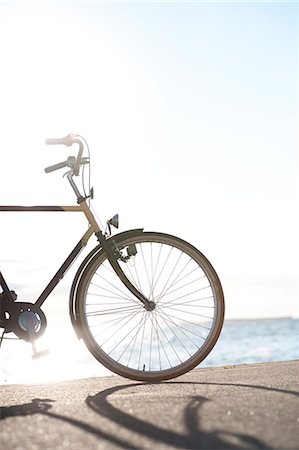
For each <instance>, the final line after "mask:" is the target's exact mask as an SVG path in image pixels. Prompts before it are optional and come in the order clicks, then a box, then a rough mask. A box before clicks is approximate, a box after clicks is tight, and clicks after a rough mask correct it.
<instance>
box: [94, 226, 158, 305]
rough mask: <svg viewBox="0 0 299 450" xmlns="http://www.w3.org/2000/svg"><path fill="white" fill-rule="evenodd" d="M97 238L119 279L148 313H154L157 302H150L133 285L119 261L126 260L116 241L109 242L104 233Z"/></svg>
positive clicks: (110, 240) (98, 234) (97, 234)
mask: <svg viewBox="0 0 299 450" xmlns="http://www.w3.org/2000/svg"><path fill="white" fill-rule="evenodd" d="M96 236H97V238H98V241H99V243H100V245H101V247H102V249H103V250H104V251H105V252H106V254H107V257H108V260H109V262H110V264H111V266H112V268H113V270H114V271H115V273H116V275H117V276H118V277H119V279H120V280H121V281H122V283H123V284H124V285H125V286H126V288H127V289H128V290H129V291H130V292H131V293H132V294H133V295H134V296H135V297H137V298H138V300H140V301H141V303H143V305H144V308H145V309H146V310H147V311H153V310H154V309H155V307H156V304H155V302H153V301H152V300H149V299H148V298H146V297H145V296H144V295H143V294H142V292H140V291H139V290H138V289H136V287H135V286H134V285H133V284H132V283H131V281H130V280H129V278H128V277H127V276H126V274H125V273H124V272H123V270H122V269H121V267H120V265H119V263H118V259H121V260H124V258H123V257H122V255H121V253H120V251H119V249H118V247H117V245H116V243H115V241H114V240H113V239H109V240H107V239H106V237H105V236H104V234H103V233H102V232H98V233H96Z"/></svg>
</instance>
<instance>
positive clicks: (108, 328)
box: [76, 232, 224, 381]
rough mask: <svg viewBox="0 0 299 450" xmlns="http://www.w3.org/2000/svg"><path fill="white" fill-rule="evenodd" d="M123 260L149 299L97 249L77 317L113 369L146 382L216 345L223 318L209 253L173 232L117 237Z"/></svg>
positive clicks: (183, 368) (185, 367) (184, 367)
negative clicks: (137, 294)
mask: <svg viewBox="0 0 299 450" xmlns="http://www.w3.org/2000/svg"><path fill="white" fill-rule="evenodd" d="M115 243H116V244H117V247H118V249H119V250H120V252H121V254H122V255H123V259H126V260H127V261H126V262H124V261H119V264H120V266H121V268H122V270H123V271H124V273H125V274H126V275H127V277H128V278H129V280H130V281H131V282H132V283H133V284H134V285H135V286H136V288H137V289H138V290H139V291H140V292H142V293H143V294H144V295H145V296H146V297H147V298H148V299H149V300H150V304H151V308H147V309H146V308H145V306H144V305H143V304H142V303H141V302H140V300H138V299H137V298H136V297H134V295H133V294H132V293H131V292H130V291H129V290H128V289H127V288H126V287H125V286H124V284H123V283H122V282H121V281H120V279H119V278H118V276H117V275H116V274H115V272H114V270H113V269H112V268H111V265H110V263H109V261H108V259H107V256H106V253H105V252H104V251H101V252H99V253H97V254H96V255H95V256H94V257H93V259H92V260H91V262H90V263H89V264H88V266H87V267H86V269H85V271H84V274H83V276H82V278H81V281H80V284H79V286H78V291H77V300H76V301H77V314H78V316H77V318H78V320H79V325H80V328H81V335H82V337H83V339H84V341H85V343H86V345H87V347H88V349H89V350H90V351H91V353H92V354H93V355H94V357H95V358H96V359H97V360H98V361H100V362H101V363H102V364H103V365H104V366H106V367H107V368H108V369H110V370H111V371H113V372H115V373H117V374H119V375H122V376H124V377H127V378H131V379H134V380H141V381H162V380H166V379H170V378H174V377H177V376H179V375H181V374H183V373H185V372H187V371H189V370H190V369H192V368H193V367H195V366H197V365H198V364H199V363H200V362H201V361H202V360H203V359H204V358H205V357H206V356H207V355H208V354H209V352H210V351H211V350H212V348H213V347H214V345H215V343H216V341H217V339H218V337H219V334H220V331H221V328H222V324H223V318H224V298H223V292H222V288H221V284H220V281H219V278H218V276H217V274H216V272H215V270H214V269H213V267H212V266H211V264H210V263H209V261H208V260H207V259H206V258H205V256H204V255H203V254H202V253H201V252H199V251H198V250H197V249H196V248H194V247H193V246H192V245H190V244H188V243H187V242H185V241H183V240H181V239H179V238H177V237H174V236H170V235H167V234H161V233H152V232H148V233H143V232H140V233H139V234H136V235H134V236H127V237H125V235H124V236H123V237H122V238H121V236H120V238H118V239H117V238H115Z"/></svg>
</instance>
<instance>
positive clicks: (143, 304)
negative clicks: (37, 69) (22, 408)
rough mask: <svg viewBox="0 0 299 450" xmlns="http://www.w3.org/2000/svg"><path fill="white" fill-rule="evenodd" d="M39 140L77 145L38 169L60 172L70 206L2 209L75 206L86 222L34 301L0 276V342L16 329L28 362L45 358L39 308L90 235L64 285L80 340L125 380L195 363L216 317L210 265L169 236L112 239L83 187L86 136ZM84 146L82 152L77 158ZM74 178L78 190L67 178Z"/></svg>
mask: <svg viewBox="0 0 299 450" xmlns="http://www.w3.org/2000/svg"><path fill="white" fill-rule="evenodd" d="M46 144H47V145H64V146H67V147H70V146H72V145H75V144H76V145H78V146H79V149H78V153H77V156H69V157H68V158H67V160H66V161H63V162H61V163H58V164H54V165H53V166H50V167H47V168H46V169H45V172H46V173H50V172H53V171H56V170H58V169H62V168H65V167H67V168H68V169H67V173H66V174H65V176H66V179H67V180H68V182H69V184H70V186H71V188H72V190H73V192H74V194H75V196H76V199H77V205H73V206H0V211H2V212H11V211H18V212H20V211H21V212H29V211H31V212H32V211H33V212H34V211H39V212H47V211H64V212H68V211H72V212H74V211H76V212H81V213H83V214H84V215H85V216H86V218H87V221H88V228H87V231H86V232H85V233H84V235H83V236H82V237H81V239H80V240H79V242H78V243H77V245H76V246H75V247H74V249H73V250H72V251H71V253H70V254H69V256H68V257H67V258H66V260H65V261H64V263H63V264H62V265H61V267H60V268H59V269H58V271H57V272H56V274H55V275H54V276H53V278H52V279H51V280H50V282H49V283H48V285H47V286H46V287H45V289H44V290H43V291H42V293H41V294H40V296H39V297H38V298H37V300H36V301H35V302H34V303H28V302H22V301H17V294H16V293H15V291H13V290H10V289H9V287H8V285H7V283H6V281H5V279H4V276H3V275H2V273H1V272H0V285H1V287H2V292H1V293H0V327H1V328H3V334H2V338H1V342H2V339H3V337H4V334H6V333H14V334H15V335H16V336H17V337H18V338H20V339H23V340H25V341H28V342H30V343H31V345H32V352H33V353H32V357H33V358H37V357H39V356H42V355H43V354H44V352H38V351H37V350H36V345H35V342H36V340H37V339H38V338H39V337H40V336H41V335H42V334H43V333H44V332H45V329H46V326H47V320H46V316H45V314H44V312H43V311H42V309H41V307H42V305H43V303H44V302H45V300H46V299H47V298H48V296H49V294H50V293H51V292H52V291H53V289H54V288H55V287H56V286H57V284H58V283H59V281H60V280H61V279H62V278H63V276H64V275H65V273H66V271H67V270H68V269H69V267H70V266H71V265H72V264H73V262H74V261H75V260H76V259H77V257H78V256H79V254H80V253H81V251H82V250H83V249H84V247H85V246H86V244H87V242H88V240H89V239H90V237H91V236H92V235H95V236H96V238H97V240H98V244H97V245H96V247H95V248H94V249H93V250H91V252H90V253H89V254H88V255H87V256H86V257H85V259H84V260H83V262H82V263H81V265H80V266H79V268H78V270H77V272H76V274H75V277H74V280H73V282H72V285H71V289H70V297H69V313H70V318H71V323H72V325H73V327H74V330H75V333H76V335H77V337H78V339H83V341H84V343H85V344H86V346H87V348H88V350H89V351H90V352H91V354H92V355H93V356H94V357H95V358H96V359H97V360H98V361H99V362H100V363H101V364H103V365H104V366H105V367H107V368H108V369H109V370H111V371H112V372H114V373H117V374H119V375H121V376H124V377H127V378H130V379H134V380H138V381H148V382H158V381H163V380H167V379H171V378H174V377H177V376H179V375H182V374H184V373H186V372H188V371H189V370H191V369H193V368H194V367H196V366H197V365H198V364H199V363H200V362H202V361H203V360H204V358H206V356H207V355H208V354H209V353H210V352H211V350H212V348H213V347H214V345H215V344H216V341H217V339H218V337H219V335H220V332H221V329H222V325H223V320H224V296H223V290H222V287H221V283H220V280H219V278H218V275H217V273H216V271H215V270H214V268H213V267H212V265H211V263H210V262H209V261H208V260H207V258H206V257H205V256H204V255H203V254H202V253H201V252H200V251H199V250H197V249H196V248H195V247H193V246H192V245H191V244H189V243H188V242H186V241H184V240H182V239H179V238H177V237H175V236H171V235H169V234H165V233H157V232H146V231H144V229H143V228H138V229H133V230H128V231H125V232H122V233H118V234H115V235H114V236H113V235H112V229H113V228H116V229H117V228H118V215H115V216H114V217H113V218H112V219H110V220H108V221H107V228H106V230H105V231H103V230H102V229H101V228H100V226H99V224H98V221H97V220H96V218H95V215H94V213H93V212H92V210H91V207H90V200H91V199H92V198H93V189H90V186H89V192H88V193H86V189H85V184H84V167H85V166H87V165H89V164H90V154H89V148H88V145H87V143H86V141H85V140H84V139H83V138H82V137H81V136H79V135H75V134H69V135H67V136H65V137H63V138H58V139H56V138H55V139H47V140H46ZM85 148H87V150H88V157H86V156H85V157H83V152H84V149H85ZM82 167H83V169H82V170H81V168H82ZM89 167H90V166H89ZM89 170H90V169H89ZM80 174H82V186H83V188H81V190H82V189H83V193H81V192H80V189H79V188H78V185H77V183H76V182H75V180H74V178H75V177H78V176H79V175H80ZM89 176H90V172H89Z"/></svg>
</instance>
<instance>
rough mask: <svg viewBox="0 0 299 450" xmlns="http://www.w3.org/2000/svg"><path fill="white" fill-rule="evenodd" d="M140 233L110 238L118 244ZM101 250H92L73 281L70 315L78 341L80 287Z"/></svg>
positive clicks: (123, 233)
mask: <svg viewBox="0 0 299 450" xmlns="http://www.w3.org/2000/svg"><path fill="white" fill-rule="evenodd" d="M140 233H143V228H136V229H134V230H128V231H124V232H122V233H118V234H116V235H114V236H111V237H110V238H109V240H110V239H113V240H114V241H116V243H117V242H120V241H121V240H123V238H125V237H132V236H136V235H138V234H140ZM101 250H102V247H101V246H100V245H97V246H96V247H95V248H94V249H93V250H91V252H90V253H89V254H88V255H87V256H86V258H85V259H84V261H83V262H82V263H81V265H80V267H79V269H78V270H77V272H76V275H75V277H74V280H73V283H72V286H71V290H70V298H69V313H70V319H71V323H72V325H73V327H74V330H75V332H76V335H77V337H78V339H81V333H80V327H79V325H78V323H79V321H78V319H77V307H76V302H77V291H78V286H79V284H80V281H81V279H82V275H83V273H84V270H85V269H86V267H87V266H88V264H89V262H90V261H91V260H92V258H93V257H94V256H95V255H96V254H97V253H99V252H100V251H101Z"/></svg>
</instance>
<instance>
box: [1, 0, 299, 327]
mask: <svg viewBox="0 0 299 450" xmlns="http://www.w3.org/2000/svg"><path fill="white" fill-rule="evenodd" d="M297 8H298V6H297V4H296V3H295V2H281V3H276V2H126V1H122V2H88V1H85V2H67V1H65V2H59V1H51V2H24V1H23V2H22V1H19V2H14V1H10V2H6V1H0V61H1V70H0V99H1V101H0V123H1V167H2V170H1V178H0V187H1V189H0V204H3V205H5V204H17V205H32V204H62V205H64V204H73V203H74V202H75V199H74V198H73V195H72V192H71V190H70V189H69V187H68V185H67V183H66V181H65V179H63V178H62V175H63V173H64V172H63V171H62V172H56V173H55V174H48V175H46V174H45V173H44V171H43V169H44V167H46V166H48V165H50V164H54V163H57V162H60V161H62V160H64V159H66V157H67V156H69V155H70V154H72V151H71V150H70V149H69V148H63V147H57V148H53V147H47V146H46V145H45V144H44V140H45V139H46V138H49V137H60V136H64V135H66V134H68V133H70V132H72V133H78V134H81V135H82V136H84V138H85V139H86V140H87V141H88V143H89V146H90V150H91V158H92V167H91V170H92V185H93V186H94V190H95V199H94V201H93V207H94V209H95V210H96V212H97V214H98V216H99V217H100V219H101V221H102V222H105V221H106V220H107V219H109V218H110V217H111V216H112V215H113V214H115V213H116V212H118V213H119V215H120V230H121V231H124V230H126V229H131V228H139V227H144V229H145V230H148V231H163V232H167V233H170V234H174V235H177V236H179V237H181V238H183V239H185V240H187V241H189V242H191V243H192V244H193V245H194V246H196V247H197V248H199V249H200V250H201V251H202V252H203V253H204V254H205V255H206V256H207V258H208V259H209V260H210V261H211V263H212V264H213V266H214V267H215V269H216V271H217V272H218V274H219V277H220V279H221V281H222V284H223V289H224V294H225V299H226V317H227V318H249V317H250V318H264V317H282V316H283V317H285V316H292V317H298V314H299V306H298V286H297V280H298V181H297V180H298V176H297V174H298V164H297V144H298V127H297V125H298V124H297V120H298V83H297V78H298V48H297V46H298V28H297V27H298V24H297V23H298V12H297ZM86 225H87V224H86V220H85V218H84V217H83V218H82V217H80V216H79V215H76V214H74V213H69V214H68V215H67V214H52V213H49V214H33V213H28V214H22V215H21V214H19V213H11V214H8V213H1V231H2V232H1V236H0V245H1V270H2V272H3V273H4V275H5V277H6V278H7V281H8V283H9V284H10V286H11V287H12V288H14V289H15V290H16V291H17V292H18V294H19V299H20V300H21V299H24V300H25V299H26V300H27V301H34V300H35V299H36V298H37V296H38V295H39V293H40V292H41V290H42V289H43V288H44V286H45V285H46V283H47V282H48V281H49V279H50V277H52V275H53V274H54V272H55V271H56V270H57V268H58V266H59V265H60V264H61V263H62V262H63V260H64V258H65V257H66V256H67V255H68V253H69V252H70V250H71V249H72V248H73V246H74V245H75V244H76V242H77V241H78V240H79V238H80V237H81V235H82V234H83V233H84V231H85V228H86ZM93 244H95V241H92V245H93ZM75 269H76V266H75V267H74V268H73V269H72V270H71V271H70V273H69V274H68V275H67V276H66V277H65V279H64V280H63V281H62V284H61V286H59V287H58V288H57V294H56V295H55V294H52V295H51V297H50V298H49V300H48V302H49V303H51V302H52V303H51V305H53V306H48V305H47V306H45V309H46V310H47V308H49V310H50V311H51V307H52V308H53V309H54V310H56V309H57V310H60V308H63V310H64V312H66V313H67V302H68V299H67V296H68V291H69V287H70V284H71V281H72V275H74V273H75ZM62 304H63V306H61V305H62Z"/></svg>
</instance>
